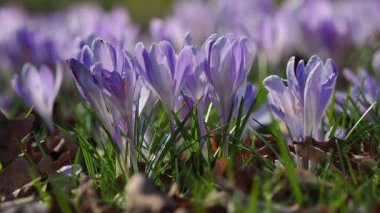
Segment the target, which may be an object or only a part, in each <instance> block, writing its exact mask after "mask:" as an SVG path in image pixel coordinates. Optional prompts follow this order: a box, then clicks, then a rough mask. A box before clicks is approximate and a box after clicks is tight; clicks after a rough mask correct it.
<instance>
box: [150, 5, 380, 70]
mask: <svg viewBox="0 0 380 213" xmlns="http://www.w3.org/2000/svg"><path fill="white" fill-rule="evenodd" d="M379 10H380V2H379V1H378V0H366V1H356V0H337V1H332V0H318V1H315V0H301V1H296V0H295V1H293V0H289V1H280V3H279V1H274V0H269V1H268V0H248V1H247V0H220V1H216V0H215V1H203V0H196V1H180V2H179V3H177V4H176V5H175V7H174V12H173V14H172V16H170V17H168V18H164V19H154V20H152V21H151V25H150V30H151V33H152V35H153V37H154V38H155V39H157V40H161V39H165V40H169V41H171V42H173V43H174V44H175V45H176V46H181V45H182V43H181V41H182V37H183V36H184V35H185V33H186V32H191V33H192V34H193V37H194V39H195V41H194V42H196V43H199V42H202V41H203V40H204V39H206V38H207V37H208V36H209V35H210V34H211V33H215V32H216V33H226V32H234V33H237V34H239V35H244V36H246V37H248V38H249V39H250V40H252V41H253V42H255V43H256V45H257V47H258V54H259V55H262V56H265V58H266V59H267V60H268V61H269V62H270V63H272V64H276V63H278V62H279V61H280V60H281V59H283V58H288V57H290V56H291V55H292V54H295V53H298V54H303V55H305V56H311V55H313V54H318V55H320V56H321V57H324V58H325V57H334V58H338V56H340V55H342V53H343V52H344V51H345V50H347V49H348V48H362V47H364V46H365V45H368V43H369V42H371V41H372V40H373V39H374V38H376V37H378V36H379V33H380V24H379V23H380V13H379V12H378V11H379Z"/></svg>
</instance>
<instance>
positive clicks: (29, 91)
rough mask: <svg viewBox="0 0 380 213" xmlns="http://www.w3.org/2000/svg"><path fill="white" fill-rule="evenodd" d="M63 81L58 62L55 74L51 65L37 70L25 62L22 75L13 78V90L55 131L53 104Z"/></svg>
mask: <svg viewBox="0 0 380 213" xmlns="http://www.w3.org/2000/svg"><path fill="white" fill-rule="evenodd" d="M61 83H62V68H61V66H60V64H59V63H57V68H56V72H55V75H54V73H53V72H52V71H51V70H50V68H49V67H47V66H45V65H43V66H41V67H40V69H39V70H37V68H36V67H34V66H33V65H32V64H29V63H27V64H25V65H24V66H23V68H22V71H21V75H16V76H15V77H14V78H13V79H12V87H13V90H14V91H15V92H16V93H17V95H18V96H20V97H21V99H22V100H23V101H24V102H25V104H27V105H28V106H33V107H34V110H35V111H36V112H37V113H38V114H39V115H40V116H41V118H42V119H43V120H44V121H45V122H46V123H47V125H48V127H49V130H50V131H53V130H54V126H53V120H52V115H53V105H54V100H55V97H56V96H57V94H58V92H59V89H60V87H61Z"/></svg>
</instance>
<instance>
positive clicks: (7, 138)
mask: <svg viewBox="0 0 380 213" xmlns="http://www.w3.org/2000/svg"><path fill="white" fill-rule="evenodd" d="M33 122H34V116H32V115H30V116H28V117H27V118H26V119H21V120H8V119H7V118H6V117H5V115H4V114H3V113H2V112H1V111H0V163H2V164H3V166H6V165H8V164H10V163H11V162H12V161H13V160H14V159H15V158H17V156H18V154H20V145H19V141H20V140H21V139H22V138H23V137H25V136H26V135H27V134H28V133H29V132H30V130H31V129H32V125H33Z"/></svg>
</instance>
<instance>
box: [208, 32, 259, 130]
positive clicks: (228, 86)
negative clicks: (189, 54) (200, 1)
mask: <svg viewBox="0 0 380 213" xmlns="http://www.w3.org/2000/svg"><path fill="white" fill-rule="evenodd" d="M204 51H205V54H206V65H205V67H206V68H205V72H206V76H207V79H208V81H209V82H210V84H211V86H212V89H213V91H214V92H215V94H216V96H217V97H216V98H217V102H214V103H215V105H217V109H219V113H220V114H221V118H222V122H223V124H225V123H226V119H227V115H228V113H229V110H230V107H231V103H232V101H233V100H232V98H233V95H234V94H235V93H236V92H237V90H238V89H239V88H240V87H242V86H245V83H246V81H247V75H248V72H249V70H250V68H251V64H252V62H253V59H254V56H255V51H254V48H253V46H252V45H251V44H250V43H249V42H248V41H247V39H245V38H239V37H237V36H234V35H232V34H228V35H226V36H222V37H219V38H217V37H216V36H215V35H213V36H211V37H210V38H209V39H208V40H207V41H206V43H205V45H204Z"/></svg>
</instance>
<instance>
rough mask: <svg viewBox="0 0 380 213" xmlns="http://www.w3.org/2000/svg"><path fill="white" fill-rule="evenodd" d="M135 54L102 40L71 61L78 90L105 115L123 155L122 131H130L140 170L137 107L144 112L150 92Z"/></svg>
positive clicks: (96, 109)
mask: <svg viewBox="0 0 380 213" xmlns="http://www.w3.org/2000/svg"><path fill="white" fill-rule="evenodd" d="M132 59H133V58H132V56H131V55H130V54H129V53H128V52H127V51H123V50H122V49H120V48H118V47H117V48H115V47H114V46H112V45H111V44H109V43H107V42H104V41H102V40H100V39H94V40H93V41H92V43H91V44H86V45H84V46H83V48H82V50H81V53H80V55H79V60H76V59H70V60H69V61H68V64H69V66H70V68H71V70H72V71H73V73H74V76H75V79H76V82H77V84H78V89H79V91H80V92H81V94H82V95H83V96H84V97H85V98H86V99H87V101H88V102H89V103H90V105H91V106H92V107H93V108H94V109H95V111H96V112H97V113H98V114H99V115H100V117H101V118H102V120H103V122H104V124H105V126H106V128H107V129H108V131H109V132H110V133H111V135H112V137H113V140H114V141H115V142H116V145H117V147H118V149H119V151H120V153H121V154H122V155H124V152H125V144H124V140H123V139H122V138H121V131H128V138H129V141H130V143H129V144H130V146H131V148H130V149H129V150H130V158H131V162H132V164H133V166H134V169H137V162H136V150H135V145H134V123H135V110H139V111H141V109H142V108H143V106H144V104H145V103H146V101H147V99H148V96H149V92H146V90H145V89H144V88H143V87H144V84H143V82H142V81H141V80H138V77H137V74H136V72H135V65H134V63H133V60H132Z"/></svg>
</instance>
